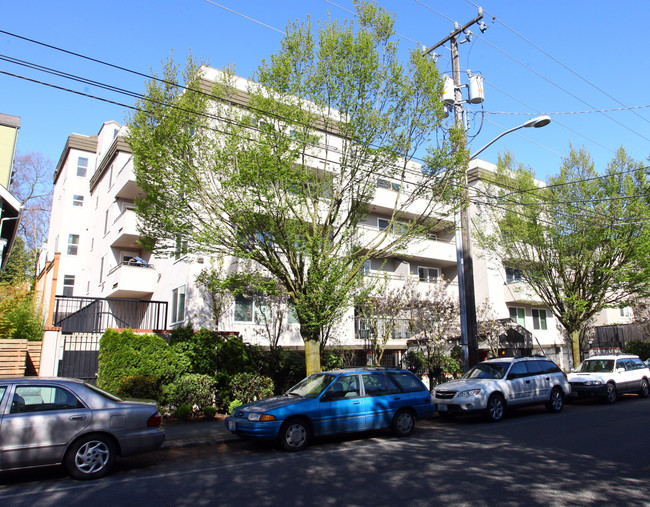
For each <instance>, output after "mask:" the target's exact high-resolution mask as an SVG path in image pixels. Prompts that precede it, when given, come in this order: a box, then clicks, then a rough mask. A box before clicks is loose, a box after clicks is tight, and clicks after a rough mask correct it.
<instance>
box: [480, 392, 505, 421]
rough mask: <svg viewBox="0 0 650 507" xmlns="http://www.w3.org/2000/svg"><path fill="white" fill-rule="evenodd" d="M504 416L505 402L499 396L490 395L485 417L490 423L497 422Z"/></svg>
mask: <svg viewBox="0 0 650 507" xmlns="http://www.w3.org/2000/svg"><path fill="white" fill-rule="evenodd" d="M505 414H506V402H505V400H504V399H503V396H501V395H500V394H496V393H495V394H492V395H490V397H489V398H488V402H487V409H486V410H485V415H486V416H487V418H488V421H490V422H499V421H501V420H502V419H503V417H504V416H505Z"/></svg>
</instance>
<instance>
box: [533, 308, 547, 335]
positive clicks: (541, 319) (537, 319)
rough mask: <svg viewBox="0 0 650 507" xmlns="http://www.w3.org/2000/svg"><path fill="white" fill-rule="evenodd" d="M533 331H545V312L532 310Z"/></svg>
mask: <svg viewBox="0 0 650 507" xmlns="http://www.w3.org/2000/svg"><path fill="white" fill-rule="evenodd" d="M533 329H539V330H540V331H546V329H547V328H546V310H535V309H533Z"/></svg>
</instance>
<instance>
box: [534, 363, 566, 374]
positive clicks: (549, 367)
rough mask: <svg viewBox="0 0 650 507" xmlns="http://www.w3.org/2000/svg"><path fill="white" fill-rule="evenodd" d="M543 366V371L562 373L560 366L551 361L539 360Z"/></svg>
mask: <svg viewBox="0 0 650 507" xmlns="http://www.w3.org/2000/svg"><path fill="white" fill-rule="evenodd" d="M539 363H540V364H541V365H542V368H544V373H562V370H561V369H560V367H559V366H558V365H557V364H555V363H554V362H553V361H539Z"/></svg>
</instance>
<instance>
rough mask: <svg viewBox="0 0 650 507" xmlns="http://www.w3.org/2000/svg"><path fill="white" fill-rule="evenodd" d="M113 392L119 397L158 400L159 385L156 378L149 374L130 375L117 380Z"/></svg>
mask: <svg viewBox="0 0 650 507" xmlns="http://www.w3.org/2000/svg"><path fill="white" fill-rule="evenodd" d="M115 394H116V395H117V396H119V397H120V398H138V399H144V400H158V398H159V397H160V386H159V385H158V379H157V378H156V377H153V376H151V375H131V376H129V377H123V378H121V379H120V380H119V381H118V387H117V389H116V391H115Z"/></svg>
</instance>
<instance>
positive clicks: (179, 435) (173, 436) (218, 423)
mask: <svg viewBox="0 0 650 507" xmlns="http://www.w3.org/2000/svg"><path fill="white" fill-rule="evenodd" d="M163 427H164V428H165V442H164V443H163V449H165V448H167V449H171V448H178V447H192V446H197V445H209V444H217V443H223V442H228V441H232V440H237V438H238V437H237V436H236V435H235V434H234V433H231V432H230V431H228V429H227V428H226V425H225V424H224V422H223V419H221V418H215V419H212V420H210V421H203V420H200V421H167V422H163Z"/></svg>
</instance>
